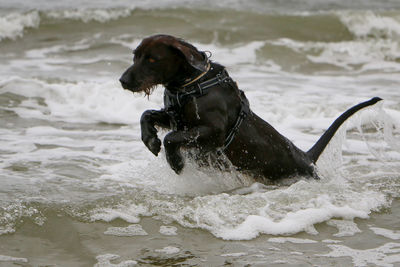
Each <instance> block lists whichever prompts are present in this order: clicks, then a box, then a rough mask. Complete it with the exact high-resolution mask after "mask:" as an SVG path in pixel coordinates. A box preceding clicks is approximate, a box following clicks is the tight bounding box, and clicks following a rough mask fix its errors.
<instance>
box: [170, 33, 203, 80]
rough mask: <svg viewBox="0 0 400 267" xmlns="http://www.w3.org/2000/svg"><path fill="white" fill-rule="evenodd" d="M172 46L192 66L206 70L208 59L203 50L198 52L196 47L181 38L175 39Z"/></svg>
mask: <svg viewBox="0 0 400 267" xmlns="http://www.w3.org/2000/svg"><path fill="white" fill-rule="evenodd" d="M172 46H173V47H174V48H175V49H177V50H178V51H179V52H180V53H181V54H182V55H183V56H184V57H185V59H186V61H187V63H189V64H190V65H191V66H192V67H193V68H195V69H198V70H200V71H202V72H205V71H207V67H208V60H207V56H206V54H205V53H204V52H200V51H199V50H197V48H196V47H194V46H193V45H191V44H188V43H186V42H184V41H182V40H177V41H176V42H174V43H173V44H172Z"/></svg>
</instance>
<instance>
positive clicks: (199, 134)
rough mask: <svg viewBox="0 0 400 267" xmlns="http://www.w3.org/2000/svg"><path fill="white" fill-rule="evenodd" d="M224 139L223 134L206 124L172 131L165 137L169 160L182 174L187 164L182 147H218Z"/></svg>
mask: <svg viewBox="0 0 400 267" xmlns="http://www.w3.org/2000/svg"><path fill="white" fill-rule="evenodd" d="M220 137H221V138H220ZM223 140H224V139H223V137H222V135H220V134H218V133H217V132H216V131H215V129H213V128H211V127H206V126H200V127H196V128H193V129H191V130H188V131H173V132H170V133H168V134H167V135H166V136H165V138H164V147H165V154H166V157H167V161H168V163H169V165H170V166H171V168H172V169H173V170H174V171H175V172H176V173H177V174H180V173H181V171H182V169H183V167H184V165H185V162H184V160H183V157H182V154H181V151H180V148H181V147H194V146H199V147H200V149H202V148H205V147H218V146H220V145H222V144H223Z"/></svg>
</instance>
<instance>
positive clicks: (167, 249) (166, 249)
mask: <svg viewBox="0 0 400 267" xmlns="http://www.w3.org/2000/svg"><path fill="white" fill-rule="evenodd" d="M154 251H155V252H157V253H162V254H167V255H168V254H176V253H179V251H181V250H180V249H179V248H177V247H172V246H168V247H164V248H162V249H156V250H154Z"/></svg>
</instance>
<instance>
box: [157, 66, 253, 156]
mask: <svg viewBox="0 0 400 267" xmlns="http://www.w3.org/2000/svg"><path fill="white" fill-rule="evenodd" d="M223 83H234V81H233V80H232V78H231V77H229V74H228V72H227V71H226V70H225V69H223V70H222V71H221V72H220V73H218V74H217V75H216V76H215V77H214V78H211V79H209V80H206V81H204V82H201V83H200V82H196V83H193V84H190V85H188V86H185V87H182V88H181V90H182V89H183V90H182V92H171V91H169V90H168V89H166V90H165V91H164V106H165V111H166V112H167V114H168V115H169V116H170V118H171V122H172V123H171V127H172V129H173V130H175V131H176V130H182V118H181V115H180V114H181V112H180V111H181V109H182V107H183V106H184V105H185V104H186V102H187V101H188V100H190V99H193V98H198V97H201V96H204V95H206V94H207V93H208V92H209V89H210V88H211V87H213V86H215V85H222V84H223ZM241 93H242V95H241V107H240V112H239V115H238V118H237V119H236V122H235V124H234V126H233V127H232V129H231V130H230V132H229V134H228V135H227V136H226V138H225V141H224V145H223V147H222V148H221V149H220V151H225V150H226V149H227V148H228V146H229V145H230V144H231V143H232V141H233V139H234V138H235V135H236V134H237V132H238V131H239V128H240V125H241V124H242V122H243V120H244V119H245V118H246V117H247V115H248V114H249V112H250V108H249V102H248V101H247V99H246V97H245V96H244V94H243V92H241Z"/></svg>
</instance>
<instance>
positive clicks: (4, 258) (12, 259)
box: [0, 255, 28, 264]
mask: <svg viewBox="0 0 400 267" xmlns="http://www.w3.org/2000/svg"><path fill="white" fill-rule="evenodd" d="M2 261H3V262H14V263H16V264H18V263H27V262H28V259H26V258H16V257H11V256H6V255H0V262H2Z"/></svg>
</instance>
